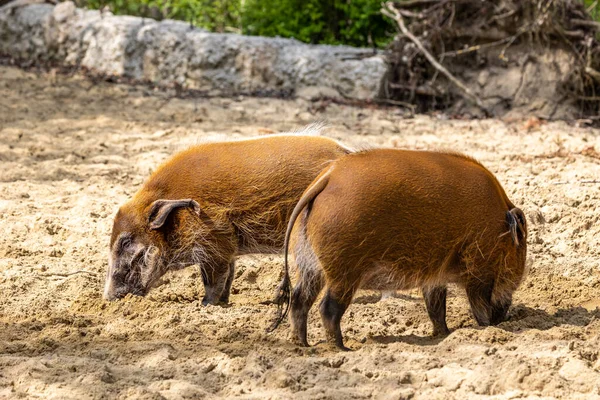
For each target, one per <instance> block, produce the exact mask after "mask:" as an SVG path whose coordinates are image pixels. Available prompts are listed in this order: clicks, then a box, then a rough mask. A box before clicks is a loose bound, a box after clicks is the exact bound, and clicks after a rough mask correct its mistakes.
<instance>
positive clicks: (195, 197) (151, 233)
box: [104, 131, 349, 305]
mask: <svg viewBox="0 0 600 400" xmlns="http://www.w3.org/2000/svg"><path fill="white" fill-rule="evenodd" d="M305 132H306V131H305ZM347 153H349V150H348V149H347V148H345V147H343V146H342V145H340V144H339V143H338V142H336V141H334V140H332V139H328V138H325V137H319V136H309V135H299V134H282V135H273V136H267V137H260V138H254V139H245V140H238V141H229V142H218V143H206V144H201V145H197V146H194V147H191V148H190V149H188V150H185V151H182V152H180V153H178V154H176V155H175V156H173V157H172V158H171V159H170V160H168V161H167V162H165V163H164V164H163V165H161V166H160V167H159V168H158V169H157V170H156V171H155V172H154V173H153V174H152V175H151V176H150V177H149V178H148V180H147V181H146V182H145V183H144V185H143V186H142V188H141V189H140V190H139V191H138V192H137V193H136V194H135V195H134V196H133V198H132V199H131V200H129V201H128V202H127V203H125V204H124V205H123V206H121V208H120V209H119V211H118V213H117V215H116V217H115V219H114V224H113V229H112V235H111V238H110V253H109V254H110V255H109V263H108V264H109V265H108V271H107V276H106V284H105V289H104V297H105V298H106V299H108V300H113V299H117V298H121V297H124V296H125V295H126V294H128V293H132V294H134V295H141V296H144V295H146V294H147V293H148V291H149V290H150V289H151V288H152V287H153V285H155V284H157V282H158V281H159V278H160V277H161V276H163V275H164V274H165V273H166V272H167V271H169V270H177V269H181V268H184V267H187V266H189V265H193V264H197V265H199V266H200V268H201V271H202V280H203V282H204V288H205V296H204V298H203V300H202V304H204V305H206V304H217V303H219V302H221V303H227V302H228V301H229V293H230V289H231V283H232V281H233V278H234V259H235V257H236V256H238V255H242V254H249V253H279V252H281V250H282V248H283V239H284V234H285V227H286V224H287V221H288V219H289V216H290V214H291V212H292V210H293V208H294V205H295V204H296V203H297V202H298V200H299V199H300V196H301V195H302V192H303V191H304V189H306V187H307V186H308V185H309V184H310V183H311V182H312V180H313V179H314V178H315V177H316V176H317V175H318V174H319V172H320V171H321V170H322V169H323V168H324V167H325V166H327V165H328V164H329V163H330V162H331V161H333V160H335V159H337V158H339V157H340V156H342V155H345V154H347Z"/></svg>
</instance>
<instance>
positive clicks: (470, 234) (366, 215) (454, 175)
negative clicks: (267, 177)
mask: <svg viewBox="0 0 600 400" xmlns="http://www.w3.org/2000/svg"><path fill="white" fill-rule="evenodd" d="M304 208H306V211H304V212H302V210H303V209H304ZM298 217H299V218H298ZM296 218H298V220H296ZM525 224H526V222H525V218H524V216H523V213H522V212H521V210H519V209H517V208H515V207H514V205H513V204H512V203H511V202H510V201H509V200H508V198H507V196H506V194H505V192H504V190H503V189H502V187H501V186H500V184H499V183H498V181H497V180H496V178H495V177H494V176H493V175H492V173H491V172H489V171H488V170H487V169H485V168H484V167H483V166H482V165H481V164H480V163H478V162H477V161H475V160H473V159H471V158H468V157H466V156H463V155H460V154H450V153H438V152H422V151H405V150H383V149H381V150H370V151H364V152H361V153H355V154H350V155H348V156H345V157H342V158H340V159H339V160H338V161H336V162H334V163H333V164H332V165H331V166H330V167H328V168H327V169H326V170H324V171H323V172H322V173H321V174H320V176H319V177H317V178H316V179H315V181H314V183H313V184H311V186H309V188H308V189H307V190H306V192H305V194H304V195H303V196H302V198H301V200H300V202H299V203H298V205H297V207H296V208H295V210H294V212H293V214H292V217H291V220H290V222H289V225H288V235H290V234H291V243H292V246H294V247H293V251H294V255H295V259H296V263H297V267H298V270H299V282H298V284H297V286H296V287H295V289H294V292H293V294H292V296H291V319H292V326H293V329H294V332H295V334H296V335H297V336H298V339H299V340H300V342H301V343H303V344H305V345H307V341H306V315H307V313H308V309H309V308H310V307H311V305H312V303H313V302H314V301H315V299H316V297H317V295H318V293H319V292H320V291H321V289H322V287H323V286H325V287H326V295H325V297H324V299H323V302H322V303H321V314H322V317H323V322H324V326H325V328H326V330H327V332H328V335H329V336H330V337H332V338H333V339H335V341H336V344H337V345H338V346H339V347H341V348H343V342H342V336H341V331H340V327H339V322H340V319H341V316H342V314H343V313H344V311H345V309H346V308H347V307H348V305H349V304H350V302H351V300H352V298H353V296H354V294H355V293H356V291H357V290H358V289H359V288H364V289H378V290H394V289H409V288H413V287H421V288H423V290H424V295H425V300H426V305H427V308H428V312H429V315H430V317H431V319H432V321H433V323H434V333H435V334H438V333H447V332H448V328H447V326H446V322H445V303H446V284H447V283H458V284H459V285H461V286H463V287H465V289H466V290H467V295H468V297H469V300H470V303H471V307H472V310H473V313H474V315H475V317H476V319H477V321H478V323H480V324H481V325H488V324H490V323H498V322H500V321H501V320H503V319H504V318H505V316H506V312H507V310H508V306H509V305H510V302H511V299H512V293H513V291H514V290H515V289H516V288H517V286H518V285H519V283H520V282H521V280H522V278H523V275H524V272H525V257H526V234H527V231H526V225H525ZM292 227H293V231H292ZM286 253H287V243H286ZM286 262H287V260H286ZM315 264H317V265H315ZM286 272H287V269H286ZM286 278H287V273H286ZM284 279H285V278H284ZM288 282H289V281H288ZM281 287H282V288H284V289H285V288H286V287H289V286H287V283H286V282H283V283H282V286H281ZM282 293H283V294H284V296H283V297H285V290H284V291H283V292H282Z"/></svg>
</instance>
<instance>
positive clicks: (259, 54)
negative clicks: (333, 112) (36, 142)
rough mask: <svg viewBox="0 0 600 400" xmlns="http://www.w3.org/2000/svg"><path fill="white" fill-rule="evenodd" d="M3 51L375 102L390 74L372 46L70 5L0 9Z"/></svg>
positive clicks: (205, 82)
mask: <svg viewBox="0 0 600 400" xmlns="http://www.w3.org/2000/svg"><path fill="white" fill-rule="evenodd" d="M0 52H2V53H4V54H8V55H10V56H12V57H14V58H16V59H21V60H27V61H32V62H44V61H53V62H57V63H62V64H65V65H71V66H80V67H83V68H86V69H89V70H92V71H94V72H96V73H99V74H102V75H106V76H117V77H125V78H130V79H134V80H147V81H151V82H153V83H155V84H158V85H161V86H173V85H174V84H178V85H181V86H184V87H186V88H191V89H201V90H207V91H215V90H216V91H220V92H222V93H224V94H233V93H236V92H237V93H241V92H251V93H252V92H265V91H267V92H274V93H277V92H279V93H289V92H298V93H299V94H300V95H301V96H303V98H308V99H310V100H313V99H318V98H323V97H335V98H339V97H344V98H350V99H360V100H370V99H375V98H377V97H379V96H380V95H381V93H382V88H383V85H384V84H385V81H386V79H387V75H388V69H389V66H388V64H387V63H386V61H385V59H384V58H383V56H382V55H381V54H379V53H374V52H373V50H371V49H358V48H352V47H348V46H322V45H308V44H304V43H300V42H298V41H296V40H293V39H282V38H264V37H257V36H243V35H236V34H220V33H208V32H206V31H204V30H201V29H198V28H191V27H190V25H189V24H187V23H184V22H180V21H173V20H163V21H160V22H157V21H155V20H152V19H148V18H145V19H142V18H138V17H131V16H114V15H112V14H110V13H106V12H105V13H100V12H99V11H96V10H84V9H78V8H76V7H75V5H74V4H73V3H72V2H69V1H67V2H62V3H59V4H58V5H56V6H52V5H49V4H34V5H27V6H22V7H13V8H12V9H10V10H4V9H3V10H0Z"/></svg>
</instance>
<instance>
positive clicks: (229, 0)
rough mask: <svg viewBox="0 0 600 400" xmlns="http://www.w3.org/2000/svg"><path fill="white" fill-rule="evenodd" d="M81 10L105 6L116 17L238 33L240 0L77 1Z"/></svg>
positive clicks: (239, 31) (239, 29)
mask: <svg viewBox="0 0 600 400" xmlns="http://www.w3.org/2000/svg"><path fill="white" fill-rule="evenodd" d="M75 3H76V4H77V5H78V6H80V7H87V8H93V9H101V8H104V7H108V8H109V9H110V10H111V12H112V13H114V14H117V15H138V16H141V17H148V18H154V19H157V20H161V19H164V18H171V19H178V20H181V21H186V22H189V23H190V24H192V25H195V26H198V27H200V28H204V29H207V30H209V31H212V32H237V33H242V31H241V23H240V21H241V17H240V8H241V4H240V0H135V1H129V0H76V1H75Z"/></svg>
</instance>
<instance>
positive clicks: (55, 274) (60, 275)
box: [36, 269, 97, 278]
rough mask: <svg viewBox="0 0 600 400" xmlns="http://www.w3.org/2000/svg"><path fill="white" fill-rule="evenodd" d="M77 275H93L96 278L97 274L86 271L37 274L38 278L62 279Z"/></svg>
mask: <svg viewBox="0 0 600 400" xmlns="http://www.w3.org/2000/svg"><path fill="white" fill-rule="evenodd" d="M76 274H89V275H93V276H96V275H97V274H96V273H95V272H91V271H84V270H82V269H81V270H79V271H74V272H64V273H63V272H56V273H50V272H48V273H46V274H37V275H36V276H58V277H60V278H68V277H69V276H71V275H76Z"/></svg>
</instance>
